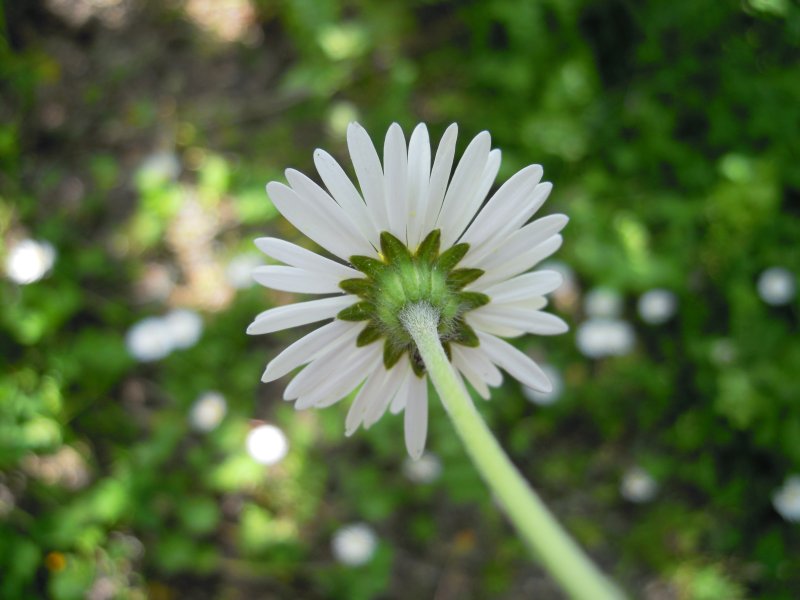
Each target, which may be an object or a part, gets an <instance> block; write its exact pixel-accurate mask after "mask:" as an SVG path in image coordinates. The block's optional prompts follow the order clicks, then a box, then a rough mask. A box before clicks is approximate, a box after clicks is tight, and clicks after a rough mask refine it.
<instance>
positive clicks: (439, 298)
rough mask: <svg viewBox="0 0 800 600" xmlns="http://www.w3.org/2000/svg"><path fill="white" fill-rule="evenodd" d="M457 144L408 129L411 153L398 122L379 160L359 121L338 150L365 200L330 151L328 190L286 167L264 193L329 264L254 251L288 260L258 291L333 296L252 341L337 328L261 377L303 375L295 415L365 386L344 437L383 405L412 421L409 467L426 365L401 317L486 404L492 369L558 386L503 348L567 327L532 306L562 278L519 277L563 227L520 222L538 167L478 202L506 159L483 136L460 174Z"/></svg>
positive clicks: (288, 249) (289, 310) (319, 163)
mask: <svg viewBox="0 0 800 600" xmlns="http://www.w3.org/2000/svg"><path fill="white" fill-rule="evenodd" d="M456 133H457V128H456V126H455V125H451V126H450V127H449V128H448V129H447V130H446V131H445V133H444V135H443V137H442V139H441V141H440V142H439V145H438V148H437V150H436V152H435V155H433V153H432V151H431V146H430V142H429V138H428V130H427V128H426V127H425V125H423V124H420V125H418V126H417V127H416V128H415V129H414V132H413V134H412V135H411V139H410V140H409V142H408V146H407V145H406V140H405V137H404V135H403V132H402V130H401V129H400V127H399V125H397V124H393V125H392V126H391V127H390V128H389V131H388V132H387V134H386V139H385V144H384V154H383V163H381V160H380V158H379V156H378V153H377V152H376V150H375V147H374V146H373V144H372V141H371V140H370V138H369V135H368V134H367V132H366V131H365V130H364V129H363V128H362V127H361V126H360V125H358V124H356V123H352V124H351V125H350V126H349V128H348V130H347V143H348V148H349V151H350V156H351V159H352V162H353V167H354V170H355V174H356V178H357V180H358V184H359V187H360V192H359V190H358V189H357V188H356V186H355V185H354V184H353V182H352V181H351V179H350V178H349V177H348V176H347V175H346V173H345V171H344V170H343V169H342V167H341V166H340V165H339V164H338V163H337V162H336V161H335V160H334V158H333V157H331V156H330V155H329V154H328V153H326V152H325V151H323V150H317V151H316V152H315V153H314V162H315V164H316V167H317V170H318V172H319V175H320V177H321V179H322V182H323V183H324V185H325V187H326V188H327V191H326V190H325V189H323V188H322V187H320V186H319V185H317V184H316V183H315V182H313V181H312V180H311V179H309V178H308V177H306V176H305V175H303V174H302V173H299V172H298V171H295V170H293V169H288V170H287V171H286V178H287V180H288V183H289V185H285V184H283V183H278V182H271V183H269V184H268V185H267V193H268V194H269V196H270V198H271V199H272V201H273V203H274V204H275V206H276V208H277V209H278V210H279V211H280V212H281V213H282V214H283V215H284V216H285V217H286V218H287V219H288V220H289V221H290V222H291V223H292V224H293V225H294V226H295V227H296V228H297V229H298V230H300V231H301V232H302V233H304V234H306V235H307V236H308V237H309V238H311V239H312V240H313V241H314V242H316V243H317V244H318V245H319V246H321V247H322V248H324V249H325V250H327V251H328V252H329V253H330V254H331V255H333V257H334V258H326V257H323V256H321V255H319V254H316V253H314V252H311V251H309V250H306V249H304V248H301V247H300V246H297V245H295V244H292V243H289V242H286V241H284V240H280V239H275V238H260V239H258V240H256V245H257V246H258V248H259V249H261V250H262V251H263V252H264V253H265V254H267V255H268V256H271V257H272V258H273V259H276V260H278V261H280V262H282V263H284V264H285V266H283V265H268V266H262V267H258V268H256V269H255V271H254V278H255V280H256V281H257V282H259V283H261V284H262V285H265V286H267V287H270V288H273V289H277V290H284V291H289V292H296V293H308V294H325V295H327V297H325V298H322V299H318V300H311V301H307V302H299V303H296V304H291V305H288V306H282V307H278V308H273V309H270V310H267V311H265V312H263V313H261V314H260V315H258V316H257V317H256V319H255V320H254V321H253V323H251V324H250V326H249V327H248V330H247V331H248V333H250V334H264V333H271V332H274V331H278V330H281V329H287V328H290V327H297V326H300V325H306V324H308V323H316V322H320V321H325V320H331V319H332V320H331V321H330V322H329V323H327V324H325V325H323V326H322V327H320V328H318V329H316V330H315V331H313V332H311V333H309V334H308V335H306V336H305V337H303V338H301V339H300V340H298V341H297V342H295V343H294V344H292V345H290V346H289V347H288V348H286V349H285V350H284V351H283V352H281V353H280V354H279V355H278V356H277V357H275V358H274V359H273V360H272V361H271V362H270V363H269V364H268V365H267V369H266V371H265V372H264V376H263V377H262V380H263V381H272V380H275V379H277V378H279V377H282V376H283V375H286V374H288V373H289V372H290V371H292V370H294V369H295V368H297V367H300V366H302V365H307V366H306V367H305V368H304V369H303V370H302V371H301V372H300V373H299V374H298V375H297V376H296V377H295V378H294V379H293V380H292V381H291V383H289V385H288V387H287V388H286V391H285V392H284V398H285V399H287V400H295V401H296V404H295V406H296V407H297V408H298V409H302V408H310V407H325V406H329V405H331V404H333V403H335V402H337V401H338V400H340V399H341V398H342V397H344V396H346V395H347V394H349V393H350V392H352V391H353V390H354V389H356V388H357V387H358V386H359V385H361V384H362V382H363V385H361V388H360V390H359V391H358V394H357V395H356V398H355V400H354V401H353V404H352V406H351V407H350V411H349V413H348V415H347V419H346V432H347V434H348V435H351V434H352V433H353V432H355V431H356V429H358V427H359V426H362V425H363V426H364V427H370V426H371V425H372V424H374V423H375V422H376V421H377V420H378V419H379V418H380V417H381V416H382V415H383V414H384V413H385V412H386V410H391V411H392V412H394V413H398V412H401V411H405V430H406V435H405V437H406V446H407V448H408V451H409V454H410V455H411V456H412V457H414V458H418V457H419V456H421V455H422V451H423V449H424V446H425V438H426V435H427V419H428V416H427V413H428V409H427V402H428V392H427V380H426V373H425V367H424V364H423V363H422V361H421V360H420V357H419V354H418V352H417V349H416V347H415V344H414V341H413V340H412V339H411V336H410V335H409V334H408V333H407V332H406V331H405V329H404V327H403V324H402V323H401V321H400V319H399V317H398V315H399V314H400V313H401V311H402V310H403V308H404V307H405V306H407V305H410V304H416V303H427V304H429V305H430V306H432V307H433V308H434V309H435V311H436V313H437V314H438V315H439V322H438V333H439V337H440V340H441V342H442V344H443V346H444V348H445V351H446V352H447V355H448V357H449V358H450V360H451V362H452V364H453V366H454V367H455V368H456V369H457V371H458V372H459V373H460V375H461V376H463V378H464V379H466V380H467V381H468V382H469V383H470V384H471V385H472V386H473V387H474V388H475V390H476V391H477V392H478V393H479V394H480V395H481V396H483V397H484V398H487V399H488V397H489V387H490V386H498V385H500V383H501V381H502V375H501V373H500V370H499V369H504V370H505V371H507V372H508V373H509V374H510V375H512V376H513V377H515V378H516V379H518V380H519V381H521V382H522V383H523V384H525V385H527V386H529V387H531V388H534V389H537V390H540V391H545V392H546V391H549V390H550V389H551V385H550V382H549V381H548V379H547V376H546V375H545V373H544V372H543V371H542V369H540V368H539V367H538V366H537V365H536V364H535V363H534V362H533V361H532V360H531V359H530V358H528V357H527V356H526V355H525V354H523V353H522V352H520V351H519V350H517V349H516V348H514V347H513V346H512V345H511V344H509V343H508V342H506V341H504V340H502V339H501V337H518V336H521V335H523V334H524V333H537V334H540V335H554V334H559V333H563V332H565V331H566V330H567V326H566V324H565V323H564V322H563V321H562V320H561V319H559V318H558V317H555V316H553V315H551V314H548V313H545V312H542V310H541V309H542V308H544V307H545V305H546V303H547V302H546V300H545V298H544V294H547V293H549V292H551V291H553V290H555V289H556V288H557V287H558V286H559V285H560V283H561V280H562V278H561V275H560V274H559V273H557V272H555V271H538V272H533V273H526V272H527V271H528V270H530V269H531V268H532V267H533V266H535V265H536V264H537V263H539V262H540V261H541V260H543V259H545V258H547V257H548V256H550V255H551V254H553V252H555V251H556V250H557V249H558V248H559V247H560V246H561V242H562V239H561V236H560V235H559V232H560V231H561V229H562V228H563V227H564V226H565V225H566V223H567V217H566V216H564V215H550V216H547V217H544V218H541V219H538V220H536V221H533V222H531V223H528V220H529V219H530V218H531V216H533V214H534V213H535V212H536V211H537V210H538V209H539V207H541V205H542V204H543V203H544V201H545V200H546V198H547V196H548V194H549V193H550V190H551V188H552V185H551V184H550V183H540V179H541V177H542V168H541V167H540V166H539V165H530V166H528V167H526V168H524V169H522V170H521V171H519V172H518V173H517V174H515V175H514V176H513V177H512V178H511V179H509V180H508V181H507V182H506V183H505V184H503V185H502V186H501V187H500V189H498V190H497V192H495V193H494V194H493V195H492V196H491V198H490V199H489V200H488V201H486V202H485V203H484V201H485V200H486V197H487V195H488V194H489V191H490V188H491V187H492V184H493V182H494V179H495V177H496V175H497V171H498V169H499V167H500V151H499V150H492V149H491V141H490V137H489V134H488V133H487V132H482V133H480V134H478V135H477V136H476V137H475V138H474V139H473V140H472V141H471V142H470V143H469V145H468V146H467V149H466V150H465V152H464V156H463V157H462V158H461V160H460V161H459V162H458V165H457V166H456V168H455V170H454V171H453V162H454V157H455V144H456ZM432 155H433V156H432ZM451 171H452V176H451Z"/></svg>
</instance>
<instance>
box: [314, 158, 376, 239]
mask: <svg viewBox="0 0 800 600" xmlns="http://www.w3.org/2000/svg"><path fill="white" fill-rule="evenodd" d="M314 164H315V165H316V166H317V172H319V176H320V177H321V178H322V181H323V183H325V187H327V188H328V191H329V192H330V193H331V196H333V199H334V200H336V202H337V203H338V204H339V206H341V207H342V208H343V209H344V211H345V212H346V213H347V214H348V216H349V217H350V218H351V219H352V221H353V223H355V225H356V227H358V230H359V231H360V232H361V234H362V235H363V236H364V237H365V238H367V239H368V240H369V242H370V243H371V244H372V245H373V246H375V247H376V248H377V247H378V244H379V240H378V233H379V231H378V230H377V229H376V228H375V225H373V223H372V221H371V220H370V218H369V213H368V212H367V205H366V204H364V200H363V199H362V198H361V195H360V194H359V193H358V190H357V189H356V186H355V185H353V182H352V181H350V178H349V177H348V176H347V174H346V173H345V172H344V169H342V167H341V166H340V165H339V163H338V162H336V159H335V158H333V157H332V156H331V155H330V154H328V153H327V152H325V151H324V150H320V149H317V150H316V151H314Z"/></svg>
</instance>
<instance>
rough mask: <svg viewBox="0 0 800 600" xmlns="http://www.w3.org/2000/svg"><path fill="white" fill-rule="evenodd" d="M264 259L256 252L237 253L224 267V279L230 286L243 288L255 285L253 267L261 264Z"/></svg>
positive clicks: (238, 288)
mask: <svg viewBox="0 0 800 600" xmlns="http://www.w3.org/2000/svg"><path fill="white" fill-rule="evenodd" d="M263 262H264V260H263V258H262V257H261V255H259V254H258V253H256V252H243V253H242V254H237V255H236V256H234V257H233V258H232V259H231V261H230V262H229V263H228V266H227V267H225V279H227V280H228V283H229V284H230V285H231V287H232V288H235V289H237V290H243V289H246V288H249V287H251V286H253V285H255V281H253V269H255V268H256V267H258V266H260V265H261V264H263Z"/></svg>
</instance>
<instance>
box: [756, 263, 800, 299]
mask: <svg viewBox="0 0 800 600" xmlns="http://www.w3.org/2000/svg"><path fill="white" fill-rule="evenodd" d="M757 287H758V295H759V296H761V299H762V300H763V301H764V302H766V303H767V304H770V305H772V306H781V305H783V304H789V302H791V301H792V300H794V297H795V294H796V293H797V285H796V282H795V276H794V273H792V272H791V271H789V269H785V268H783V267H770V268H769V269H767V270H766V271H764V272H763V273H761V275H760V276H759V277H758V284H757Z"/></svg>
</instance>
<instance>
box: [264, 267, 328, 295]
mask: <svg viewBox="0 0 800 600" xmlns="http://www.w3.org/2000/svg"><path fill="white" fill-rule="evenodd" d="M253 279H254V280H255V281H256V282H258V283H260V284H261V285H263V286H266V287H268V288H272V289H273V290H283V291H284V292H295V293H298V294H335V293H337V292H341V291H342V290H341V288H340V287H339V281H338V280H337V279H336V277H322V276H320V274H319V273H311V272H309V271H305V270H303V269H298V268H295V267H283V266H276V265H267V266H264V267H256V268H255V269H253Z"/></svg>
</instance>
